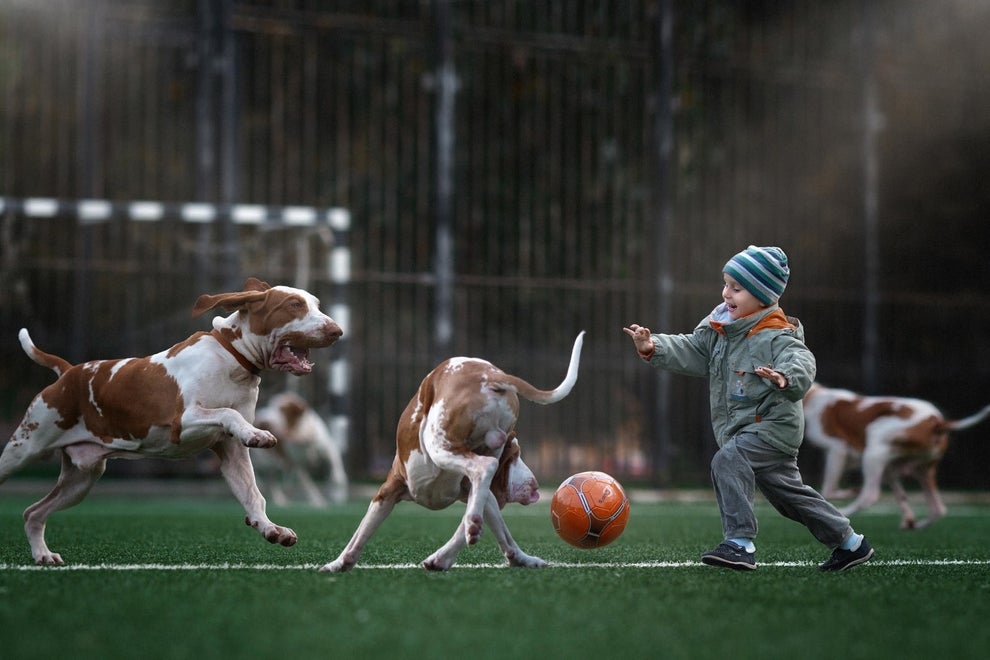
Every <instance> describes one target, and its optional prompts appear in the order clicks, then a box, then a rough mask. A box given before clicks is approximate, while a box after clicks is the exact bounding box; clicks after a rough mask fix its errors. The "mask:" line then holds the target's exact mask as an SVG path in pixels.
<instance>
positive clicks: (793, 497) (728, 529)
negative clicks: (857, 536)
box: [712, 433, 853, 549]
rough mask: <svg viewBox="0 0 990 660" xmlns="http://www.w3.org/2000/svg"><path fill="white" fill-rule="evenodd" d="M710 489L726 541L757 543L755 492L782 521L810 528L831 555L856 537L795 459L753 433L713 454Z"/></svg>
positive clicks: (843, 518)
mask: <svg viewBox="0 0 990 660" xmlns="http://www.w3.org/2000/svg"><path fill="white" fill-rule="evenodd" d="M712 483H714V484H715V497H716V499H717V500H718V508H719V511H720V512H721V514H722V532H723V534H724V536H725V538H726V539H731V538H751V539H755V538H756V533H757V529H758V526H757V523H756V514H755V513H754V511H753V497H754V496H755V487H758V488H759V489H760V492H761V493H763V496H764V497H766V498H767V501H768V502H770V504H772V505H773V507H774V508H775V509H777V511H779V512H780V513H781V515H783V516H784V517H786V518H790V519H791V520H794V521H796V522H799V523H801V524H802V525H804V526H805V527H807V528H808V531H809V532H811V534H812V536H814V537H815V538H816V539H818V540H819V541H820V542H821V543H823V544H824V545H825V546H827V547H828V548H830V549H834V548H836V547H838V546H839V544H840V543H842V541H844V540H845V539H846V537H847V536H849V535H850V534H851V533H852V531H853V530H852V527H850V525H849V519H848V518H846V517H845V516H843V515H842V514H841V513H839V511H838V509H836V508H835V507H834V506H832V504H830V503H829V502H828V500H826V499H825V498H824V497H822V496H821V495H820V494H819V493H818V491H816V490H815V489H814V488H812V487H811V486H807V485H805V483H804V482H803V481H802V479H801V472H800V471H799V470H798V466H797V459H796V458H795V457H794V456H791V455H789V454H786V453H784V452H782V451H780V450H779V449H777V448H775V447H772V446H770V445H769V444H767V443H765V442H763V441H762V440H760V438H759V437H758V436H757V435H756V434H755V433H740V434H739V435H737V436H735V437H734V438H732V439H731V440H729V442H727V443H725V445H724V446H723V447H722V448H721V449H719V450H718V451H717V452H716V453H715V456H714V458H712Z"/></svg>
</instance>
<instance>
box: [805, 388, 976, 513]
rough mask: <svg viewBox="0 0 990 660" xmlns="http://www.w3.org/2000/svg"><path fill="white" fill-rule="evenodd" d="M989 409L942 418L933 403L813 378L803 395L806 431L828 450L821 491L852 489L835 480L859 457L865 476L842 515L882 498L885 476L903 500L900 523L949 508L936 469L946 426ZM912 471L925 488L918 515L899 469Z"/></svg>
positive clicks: (961, 425) (830, 494)
mask: <svg viewBox="0 0 990 660" xmlns="http://www.w3.org/2000/svg"><path fill="white" fill-rule="evenodd" d="M987 416H990V406H986V407H985V408H983V409H982V410H980V411H979V412H977V413H975V414H973V415H970V416H969V417H966V418H964V419H959V420H946V419H945V418H944V417H943V415H942V413H941V412H940V411H939V410H938V408H936V407H935V406H934V405H933V404H932V403H930V402H928V401H924V400H922V399H910V398H905V397H894V396H863V395H861V394H856V393H855V392H851V391H849V390H843V389H834V388H829V387H825V386H823V385H819V384H817V383H816V384H814V385H812V387H811V389H810V390H808V393H807V394H806V395H805V398H804V418H805V438H806V439H807V440H808V441H810V442H811V443H812V444H813V445H816V446H818V447H820V448H822V449H824V450H825V452H826V454H825V476H824V480H823V484H822V495H824V496H825V497H826V498H829V499H831V498H845V497H851V496H853V495H854V494H855V493H854V492H851V491H848V490H840V489H839V481H840V479H841V478H842V475H843V473H844V472H845V471H846V469H847V467H849V466H850V464H851V463H853V462H854V461H855V460H856V459H859V463H860V465H861V471H862V477H863V484H862V487H861V489H860V491H859V494H858V496H856V497H855V499H854V500H853V501H852V502H850V503H849V504H848V505H846V506H845V507H843V508H841V509H840V511H842V513H843V515H846V516H849V515H852V514H853V513H856V512H857V511H862V510H863V509H866V508H868V507H870V506H872V505H873V504H875V503H876V501H877V500H878V499H879V498H880V488H881V485H882V482H883V480H884V479H886V480H887V482H888V483H889V484H890V487H891V490H893V492H894V496H895V497H896V499H897V503H898V505H899V506H900V508H901V514H902V518H901V525H900V526H901V529H913V528H921V527H926V526H928V525H931V524H932V523H933V522H935V521H936V520H938V519H939V518H941V517H942V516H944V515H945V513H946V508H945V504H944V503H943V502H942V498H941V496H940V495H939V491H938V486H937V483H936V470H937V468H938V464H939V462H940V461H941V460H942V457H943V456H944V455H945V450H946V448H947V447H948V444H949V434H950V433H951V432H953V431H961V430H963V429H967V428H969V427H971V426H974V425H976V424H978V423H980V422H982V421H983V420H984V419H986V418H987ZM903 476H910V477H913V478H914V479H916V480H917V481H918V482H919V483H920V484H921V487H922V490H923V491H924V494H925V500H926V502H927V504H928V511H929V515H928V518H926V519H925V520H922V521H921V522H916V521H915V517H914V511H913V510H912V509H911V506H910V505H909V504H908V501H907V494H906V493H905V491H904V486H903V484H902V481H901V477H903Z"/></svg>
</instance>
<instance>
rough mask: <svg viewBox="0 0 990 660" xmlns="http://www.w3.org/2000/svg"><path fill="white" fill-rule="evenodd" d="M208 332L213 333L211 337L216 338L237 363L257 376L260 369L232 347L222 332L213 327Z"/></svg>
mask: <svg viewBox="0 0 990 660" xmlns="http://www.w3.org/2000/svg"><path fill="white" fill-rule="evenodd" d="M210 334H211V335H213V338H214V339H216V340H217V342H218V343H219V344H220V345H221V346H223V347H224V348H225V349H227V352H228V353H230V354H231V355H233V356H234V359H235V360H237V363H238V364H239V365H241V366H242V367H244V368H245V369H247V370H248V371H249V372H251V375H252V376H257V375H258V374H259V373H261V369H260V368H259V367H258V366H257V365H255V364H254V363H253V362H251V361H250V360H248V359H247V358H246V357H244V355H243V354H242V353H241V352H240V351H238V350H237V349H236V348H234V345H233V344H231V343H230V342H229V341H227V338H226V337H224V336H223V335H222V334H220V333H219V332H217V331H216V330H215V329H214V330H211V331H210Z"/></svg>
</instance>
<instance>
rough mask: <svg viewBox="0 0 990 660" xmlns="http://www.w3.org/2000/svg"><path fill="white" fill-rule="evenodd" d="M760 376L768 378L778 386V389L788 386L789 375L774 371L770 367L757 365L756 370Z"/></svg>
mask: <svg viewBox="0 0 990 660" xmlns="http://www.w3.org/2000/svg"><path fill="white" fill-rule="evenodd" d="M754 373H755V374H756V375H757V376H759V377H760V378H766V379H767V380H769V381H770V382H771V383H773V384H774V385H776V386H777V388H778V389H781V390H782V389H784V388H785V387H787V377H786V376H785V375H784V374H782V373H780V372H779V371H774V370H773V369H771V368H770V367H757V368H756V371H755V372H754Z"/></svg>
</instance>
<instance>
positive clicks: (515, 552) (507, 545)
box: [485, 493, 547, 568]
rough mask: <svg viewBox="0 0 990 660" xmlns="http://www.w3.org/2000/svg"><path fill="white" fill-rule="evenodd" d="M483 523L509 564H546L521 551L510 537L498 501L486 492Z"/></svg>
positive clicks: (541, 565)
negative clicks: (490, 531)
mask: <svg viewBox="0 0 990 660" xmlns="http://www.w3.org/2000/svg"><path fill="white" fill-rule="evenodd" d="M485 524H486V525H488V529H490V530H492V534H493V535H494V536H495V540H496V541H497V542H498V547H499V548H500V549H501V550H502V555H503V556H504V557H505V559H506V560H507V561H508V562H509V566H521V567H523V568H543V567H545V566H546V565H547V563H546V562H545V561H543V560H542V559H540V558H539V557H534V556H532V555H527V554H526V553H525V552H523V551H522V548H520V547H519V544H518V543H516V540H515V539H514V538H512V534H511V533H509V526H508V525H506V524H505V519H504V518H503V517H502V512H501V510H499V508H498V502H497V501H496V500H495V496H494V495H492V494H491V493H488V498H487V500H486V501H485Z"/></svg>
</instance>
